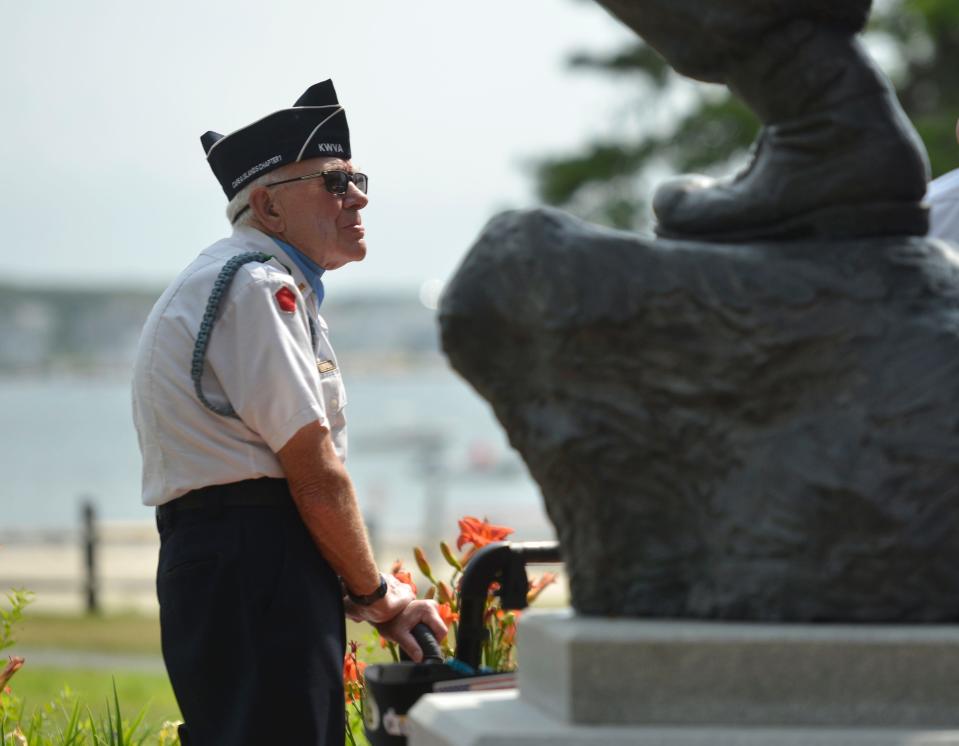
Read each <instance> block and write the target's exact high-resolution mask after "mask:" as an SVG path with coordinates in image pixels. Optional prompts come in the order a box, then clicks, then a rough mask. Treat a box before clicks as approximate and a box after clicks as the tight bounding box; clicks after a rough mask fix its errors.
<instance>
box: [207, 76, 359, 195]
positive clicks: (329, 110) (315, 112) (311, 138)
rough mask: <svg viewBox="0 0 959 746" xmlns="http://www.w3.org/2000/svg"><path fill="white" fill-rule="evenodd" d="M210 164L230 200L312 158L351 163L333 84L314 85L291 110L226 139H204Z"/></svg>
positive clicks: (347, 131)
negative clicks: (263, 179)
mask: <svg viewBox="0 0 959 746" xmlns="http://www.w3.org/2000/svg"><path fill="white" fill-rule="evenodd" d="M200 143H201V144H202V145H203V151H204V152H205V153H206V158H207V162H208V163H209V164H210V168H211V169H213V175H214V176H216V179H217V181H219V182H220V186H221V187H223V191H224V193H225V194H226V197H227V199H233V197H235V196H236V194H237V192H239V191H240V190H241V189H243V187H244V186H245V185H246V184H247V183H249V182H250V181H251V180H252V179H254V178H256V177H258V176H261V175H263V174H266V173H269V172H270V171H272V170H274V169H276V168H279V167H280V166H283V165H286V164H287V163H296V162H297V161H302V160H306V159H307V158H319V157H328V156H331V155H335V156H339V157H340V158H343V159H345V160H349V159H350V157H351V153H350V128H349V125H348V124H347V121H346V112H345V111H344V110H343V107H342V106H340V103H339V101H338V100H337V98H336V90H335V89H334V88H333V81H331V80H324V81H323V82H321V83H317V84H315V85H312V86H310V87H309V88H308V89H307V90H306V91H305V92H304V93H303V95H302V96H300V97H299V98H298V99H297V100H296V103H294V104H293V106H292V107H291V108H289V109H280V110H279V111H275V112H273V113H272V114H268V115H267V116H265V117H263V118H262V119H258V120H257V121H255V122H253V123H252V124H248V125H247V126H245V127H241V128H240V129H238V130H236V131H234V132H231V133H230V134H229V135H225V136H224V135H221V134H219V133H218V132H213V131H212V130H211V131H210V132H207V133H205V134H204V135H202V136H201V137H200Z"/></svg>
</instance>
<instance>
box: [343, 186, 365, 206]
mask: <svg viewBox="0 0 959 746" xmlns="http://www.w3.org/2000/svg"><path fill="white" fill-rule="evenodd" d="M369 203H370V198H369V197H368V196H367V195H366V194H365V193H364V192H362V191H361V190H360V188H359V187H358V186H356V184H354V183H353V182H352V181H351V182H350V183H349V184H347V186H346V194H345V195H343V206H344V207H349V208H351V209H353V210H362V209H363V208H364V207H366V206H367V205H368V204H369Z"/></svg>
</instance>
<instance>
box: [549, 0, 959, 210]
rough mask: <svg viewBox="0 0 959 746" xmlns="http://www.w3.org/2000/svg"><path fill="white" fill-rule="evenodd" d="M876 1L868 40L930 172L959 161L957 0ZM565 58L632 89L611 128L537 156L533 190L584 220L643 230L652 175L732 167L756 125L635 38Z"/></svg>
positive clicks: (739, 107) (720, 93)
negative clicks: (607, 50)
mask: <svg viewBox="0 0 959 746" xmlns="http://www.w3.org/2000/svg"><path fill="white" fill-rule="evenodd" d="M720 1H721V0H720ZM875 6H876V7H875V8H874V10H873V15H872V20H871V23H870V27H869V29H868V30H867V44H868V45H869V47H870V49H871V50H872V51H873V52H874V53H875V54H876V55H877V57H878V58H879V61H880V64H881V66H882V67H883V68H884V69H885V71H886V72H887V73H888V74H889V75H890V77H891V78H892V80H893V82H894V83H895V85H896V88H897V90H898V92H899V97H900V99H901V100H902V103H903V106H904V107H905V109H906V112H907V113H908V114H909V116H910V117H911V118H912V120H913V122H914V123H915V125H916V129H917V130H918V131H919V134H920V136H921V137H922V139H923V141H924V142H925V144H926V148H927V149H928V151H929V157H930V160H931V162H932V171H933V175H934V176H938V175H940V174H943V173H945V172H946V171H949V170H951V169H953V168H956V167H959V145H957V144H956V120H957V118H959V80H957V79H956V77H955V71H956V70H959V2H957V0H876V3H875ZM569 64H570V66H571V67H572V68H573V69H574V70H586V71H591V72H595V73H600V74H602V75H605V76H612V77H614V78H618V79H620V80H622V81H623V82H624V83H627V84H629V85H630V87H631V89H632V90H637V91H638V98H633V99H632V100H630V102H629V103H628V104H627V106H626V109H625V110H624V111H621V112H619V113H617V114H615V115H614V119H615V120H616V124H615V125H614V127H613V128H612V130H613V131H611V132H609V133H608V134H604V135H602V136H597V137H596V138H594V139H593V140H592V141H590V142H588V143H586V144H585V145H584V146H583V147H582V148H581V149H580V151H579V152H576V153H573V154H569V155H564V156H555V157H546V158H543V159H540V160H538V161H536V162H535V164H534V176H535V179H536V185H537V191H538V194H539V197H540V198H541V199H542V200H543V201H545V202H547V203H549V204H553V205H557V206H562V207H563V208H565V209H567V210H569V211H570V212H573V213H574V214H577V215H580V216H581V217H583V218H585V219H587V220H590V221H593V222H597V223H602V224H606V225H611V226H613V227H616V228H628V229H637V228H642V227H643V226H645V225H646V224H647V223H648V222H649V221H650V219H651V214H650V209H649V201H650V197H651V192H652V189H653V187H654V184H655V182H657V181H659V180H660V179H661V178H662V177H663V176H666V175H669V174H671V173H687V172H692V171H694V172H706V173H717V172H719V173H722V172H725V171H727V170H729V168H730V167H732V165H733V163H734V162H736V161H741V160H742V159H744V157H745V156H746V153H747V150H748V147H749V145H750V144H751V143H752V141H753V139H754V138H755V136H756V133H757V130H758V128H759V122H758V120H757V119H756V117H755V116H754V115H753V114H752V112H750V111H749V109H747V108H746V107H745V106H744V105H743V104H741V103H740V102H739V100H738V99H736V98H734V97H732V96H731V95H730V94H729V92H728V91H727V90H726V89H725V88H724V87H722V86H714V85H706V84H701V83H696V82H693V81H688V80H686V79H683V78H681V77H680V76H678V75H677V74H676V73H675V72H673V70H672V69H671V68H670V67H669V66H668V65H667V64H666V63H665V62H664V61H663V60H662V58H660V57H659V56H658V55H657V54H656V53H655V52H654V51H653V50H652V49H650V48H649V47H647V46H646V45H645V44H643V43H642V42H641V41H637V43H635V44H632V45H631V46H629V47H627V48H625V49H621V50H619V51H618V52H615V53H613V54H592V53H578V54H576V55H574V56H573V57H572V58H571V59H570V60H569Z"/></svg>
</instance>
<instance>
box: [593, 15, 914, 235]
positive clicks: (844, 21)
mask: <svg viewBox="0 0 959 746" xmlns="http://www.w3.org/2000/svg"><path fill="white" fill-rule="evenodd" d="M598 1H599V3H600V4H601V5H603V6H605V7H606V8H607V9H608V10H609V11H610V12H611V13H612V14H613V15H615V16H616V17H618V18H619V19H620V20H622V21H623V22H624V23H625V24H626V25H628V26H629V27H630V28H632V29H633V30H634V31H636V32H637V33H638V34H639V35H640V36H642V37H643V38H644V39H645V40H646V41H647V42H648V43H649V44H650V45H651V46H652V47H653V48H655V49H656V50H657V51H658V52H659V53H660V54H662V55H663V57H665V59H666V60H667V62H669V63H670V64H671V65H672V66H673V67H674V68H675V69H676V70H677V71H678V72H680V73H682V74H684V75H688V76H690V77H692V78H696V79H698V80H704V81H709V82H714V83H725V84H726V85H728V86H729V88H730V89H731V90H732V91H733V93H735V94H736V95H737V96H739V97H740V98H741V99H742V100H743V101H744V102H745V103H746V104H747V105H748V106H749V107H750V108H751V109H752V110H753V111H754V112H755V113H756V114H757V115H758V116H759V118H760V120H761V121H762V123H763V128H762V131H761V133H760V136H759V139H758V141H757V143H756V145H755V150H754V154H753V159H752V162H751V163H750V164H749V166H748V167H747V168H746V169H745V170H744V171H743V172H742V173H739V174H737V175H735V176H734V177H731V178H727V179H722V180H715V179H710V178H707V177H704V176H685V177H680V178H678V179H674V180H671V181H669V182H667V183H665V184H663V185H662V186H660V188H659V190H658V191H657V193H656V196H655V199H654V202H653V209H654V211H655V213H656V216H657V218H658V228H657V231H658V233H659V234H660V235H662V236H669V237H682V238H697V239H703V240H708V241H749V240H756V239H765V238H774V239H778V238H790V237H825V238H849V237H856V236H872V235H925V233H926V230H927V227H928V218H927V213H926V210H925V208H924V207H923V206H922V205H921V202H922V198H923V195H924V193H925V187H926V181H927V180H928V171H929V168H928V164H927V162H926V157H925V151H924V148H923V146H922V144H921V142H920V141H919V139H918V137H917V135H916V133H915V131H914V130H913V128H912V125H911V124H910V123H909V121H908V120H907V119H906V117H905V115H904V114H903V112H902V110H901V108H900V106H899V103H898V101H897V100H896V97H895V94H894V92H893V90H892V88H891V86H890V85H889V83H888V81H887V80H886V79H885V78H884V77H883V75H882V74H881V73H880V72H879V71H878V70H877V69H876V67H875V65H874V63H873V62H872V61H871V60H870V59H869V57H868V56H867V55H866V53H865V52H864V51H863V49H862V47H861V46H860V43H859V42H858V40H857V39H856V34H857V32H859V31H860V30H861V29H862V28H863V26H864V25H865V23H866V19H867V17H868V15H869V9H870V0H598Z"/></svg>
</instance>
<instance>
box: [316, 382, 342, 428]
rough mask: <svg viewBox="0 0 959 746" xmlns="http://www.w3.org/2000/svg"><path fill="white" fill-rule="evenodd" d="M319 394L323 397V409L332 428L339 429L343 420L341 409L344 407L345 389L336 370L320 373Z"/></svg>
mask: <svg viewBox="0 0 959 746" xmlns="http://www.w3.org/2000/svg"><path fill="white" fill-rule="evenodd" d="M320 393H321V394H322V396H323V408H324V409H325V410H326V417H327V419H328V420H329V421H330V424H331V425H332V426H333V427H338V426H339V427H341V426H342V421H343V420H344V415H343V408H344V407H345V406H346V387H344V386H343V378H342V376H340V371H339V370H338V369H334V370H331V371H329V372H327V373H320Z"/></svg>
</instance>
